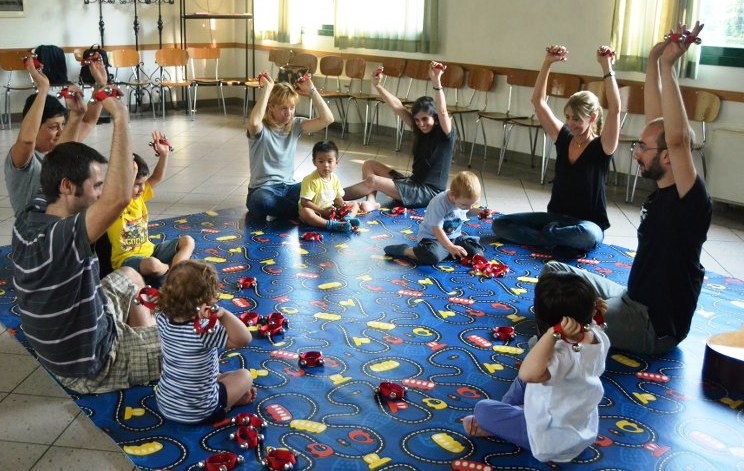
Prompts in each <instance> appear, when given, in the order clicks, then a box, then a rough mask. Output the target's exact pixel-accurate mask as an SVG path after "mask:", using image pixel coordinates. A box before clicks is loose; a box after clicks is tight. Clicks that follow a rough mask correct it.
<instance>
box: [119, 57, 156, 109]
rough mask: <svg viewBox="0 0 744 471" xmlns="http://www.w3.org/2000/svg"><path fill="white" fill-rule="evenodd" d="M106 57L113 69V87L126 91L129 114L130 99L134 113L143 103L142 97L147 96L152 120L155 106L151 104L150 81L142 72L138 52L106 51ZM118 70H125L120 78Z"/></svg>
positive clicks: (130, 107)
mask: <svg viewBox="0 0 744 471" xmlns="http://www.w3.org/2000/svg"><path fill="white" fill-rule="evenodd" d="M108 57H109V62H110V64H111V67H113V68H114V69H115V72H114V80H113V83H114V85H117V86H118V87H120V88H125V89H126V90H127V107H128V108H129V112H130V113H131V112H132V97H134V99H135V100H134V109H135V112H136V111H139V109H140V107H141V106H142V102H143V101H144V100H143V99H144V96H145V95H147V97H148V101H149V102H150V108H151V109H152V116H153V118H154V117H155V106H154V105H153V104H152V94H151V93H150V87H151V86H152V80H150V76H149V75H147V74H146V73H145V71H144V70H142V61H141V60H140V55H139V52H138V51H136V50H134V49H115V50H113V51H108ZM120 69H127V70H125V72H123V73H122V76H121V77H120V76H119V74H120V72H121V71H120Z"/></svg>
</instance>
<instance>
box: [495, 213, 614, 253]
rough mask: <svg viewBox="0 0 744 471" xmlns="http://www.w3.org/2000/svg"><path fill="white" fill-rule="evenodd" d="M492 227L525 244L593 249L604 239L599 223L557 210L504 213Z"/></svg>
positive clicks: (496, 231) (499, 234) (516, 241)
mask: <svg viewBox="0 0 744 471" xmlns="http://www.w3.org/2000/svg"><path fill="white" fill-rule="evenodd" d="M491 228H492V229H493V232H494V234H496V237H498V238H499V239H502V240H505V241H508V242H513V243H516V244H525V245H536V246H545V247H555V246H563V247H571V248H574V249H578V250H585V251H589V250H592V249H594V248H595V247H596V246H597V245H599V244H601V243H602V240H604V231H603V230H602V228H601V227H599V226H598V225H596V224H595V223H593V222H591V221H583V220H581V219H577V218H574V217H571V216H564V215H562V214H556V213H515V214H504V215H500V216H496V217H494V219H493V224H492V226H491Z"/></svg>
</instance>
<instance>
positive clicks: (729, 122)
mask: <svg viewBox="0 0 744 471" xmlns="http://www.w3.org/2000/svg"><path fill="white" fill-rule="evenodd" d="M256 1H258V0H256ZM178 3H179V2H176V4H174V5H162V13H163V22H164V25H165V26H164V30H163V41H164V42H165V43H167V44H173V43H175V44H178V43H180V33H179V31H180V20H179V5H178ZM186 4H187V7H186V10H187V12H188V13H194V12H202V11H207V7H210V8H211V10H210V11H211V12H220V13H225V12H234V11H238V12H242V11H244V8H245V4H246V2H245V0H211V1H209V2H207V1H206V0H187V2H186ZM24 5H25V10H26V12H25V16H24V17H23V18H13V19H9V18H0V31H2V44H1V45H0V47H2V48H25V47H29V48H30V47H34V46H37V45H39V44H58V45H62V46H66V47H69V46H87V45H90V44H92V43H97V42H100V39H99V32H98V8H99V5H98V4H97V3H96V4H90V5H85V4H84V3H83V1H81V0H64V1H56V2H51V1H48V0H26V1H25V2H24ZM360 5H363V6H364V7H366V8H374V2H361V0H360ZM440 5H441V11H440V19H441V21H442V23H441V25H440V28H441V46H442V47H441V52H440V53H438V54H433V55H424V54H417V55H406V54H400V56H402V57H411V58H416V59H429V58H431V59H437V60H441V61H443V62H445V63H446V62H447V61H451V62H462V63H472V64H483V65H493V66H503V67H514V68H521V69H533V70H536V69H537V68H538V67H539V66H540V64H541V62H542V57H543V54H544V48H545V46H546V45H548V44H553V43H560V44H564V45H566V46H567V47H568V49H569V51H570V56H569V61H568V62H567V63H565V64H558V65H556V66H555V68H554V70H556V71H560V72H566V73H575V74H581V75H595V76H599V75H600V70H599V67H598V65H597V63H596V61H595V56H594V51H595V50H596V48H597V46H599V45H600V44H608V43H609V41H610V29H611V22H612V15H613V5H614V0H529V1H514V0H440ZM157 10H158V8H157V5H144V4H140V5H138V14H139V16H140V35H139V39H140V44H147V45H148V46H149V49H150V50H149V51H145V52H143V61H144V62H145V71H146V72H151V71H153V70H154V68H155V66H154V55H153V53H152V51H151V49H152V48H153V45H154V46H157V44H158V34H157V33H158V31H157ZM103 14H104V21H105V27H106V29H105V44H106V45H107V46H124V45H133V44H134V32H133V30H132V21H133V15H134V7H133V5H131V4H127V5H121V4H119V3H118V2H117V3H114V4H105V5H103ZM701 21H702V22H705V18H701ZM214 26H215V28H216V29H211V28H210V24H209V22H202V21H200V20H190V21H189V22H188V25H187V28H188V36H189V41H190V42H199V43H208V42H210V41H215V42H218V43H225V42H227V43H242V42H243V41H244V37H245V33H244V31H245V29H244V25H243V23H242V22H241V21H232V20H216V22H215V24H214ZM704 33H705V31H703V34H702V35H701V36H702V38H703V40H705V34H704ZM265 45H267V46H273V45H274V44H272V43H270V42H267V43H266V44H265ZM298 47H299V46H298ZM304 47H305V48H307V49H314V50H321V51H334V50H336V49H335V48H334V47H333V42H332V39H329V38H319V39H317V40H316V42H313V43H309V44H306V45H304ZM342 52H344V53H360V54H369V55H379V56H383V55H385V52H384V51H375V50H363V49H347V50H343V51H342ZM256 62H257V69H258V70H268V69H269V68H270V67H269V65H268V54H267V53H266V52H264V51H257V54H256ZM68 64H69V69H70V70H69V74H70V77H71V78H73V79H74V78H75V77H77V67H78V66H77V64H74V62H73V61H72V60H70V61H68ZM375 66H376V65H375V64H370V71H371V70H372V67H375ZM244 67H245V58H244V51H243V50H242V49H235V50H230V51H224V52H223V60H222V69H223V72H224V73H226V74H228V75H235V74H237V75H241V74H242V73H243V71H244ZM618 77H619V78H620V79H629V80H642V79H643V76H642V75H641V74H638V73H628V72H619V73H618ZM681 84H682V85H689V86H695V87H702V88H711V89H720V90H733V91H737V92H744V69H735V68H727V67H711V66H701V69H700V74H699V78H698V79H697V80H695V81H692V80H688V79H683V80H681ZM504 85H505V83H504V81H503V79H501V80H499V81H498V82H497V86H496V88H495V89H494V91H493V92H492V93H491V96H490V97H489V103H491V104H494V105H496V104H501V103H505V101H506V93H505V87H504ZM418 92H420V93H423V90H418ZM530 92H531V91H530V90H529V89H518V90H515V92H514V94H513V98H512V99H513V106H512V109H513V110H514V111H520V110H521V111H527V112H531V106H530V104H529V95H530ZM207 93H211V90H208V91H207ZM207 93H205V94H204V95H202V92H201V91H200V97H201V96H206V97H209V96H211V95H208V94H207ZM228 93H231V94H232V95H231V96H235V97H242V92H241V91H240V90H234V91H230V92H228ZM20 101H21V100H17V101H14V102H13V109H14V110H15V111H16V112H17V111H19V109H20V106H19V103H20ZM555 106H556V108H554V109H556V110H558V109H560V107H561V103H556V104H555ZM382 117H383V119H384V120H387V121H385V124H388V125H391V124H392V120H391V118H390V116H389V115H388V116H385V114H384V113H383V116H382ZM641 127H642V120H641V119H640V118H635V119H633V120H631V121H630V123H629V128H628V131H629V132H640V129H641ZM470 128H471V130H472V126H470ZM713 129H727V130H733V131H734V132H740V135H741V136H742V139H741V142H739V141H738V140H737V139H736V138H735V137H734V138H732V134H731V133H726V140H725V142H718V143H716V142H713V141H715V139H716V136H717V135H719V134H720V135H723V134H721V133H715V132H711V134H710V136H711V142H710V144H711V148H710V150H711V151H715V153H711V152H709V153H708V158H709V159H710V161H711V165H709V167H710V171H711V174H710V175H709V182H710V187H711V191H712V192H714V196H715V189H716V186H717V183H716V178H717V176H716V173H720V174H721V175H725V174H726V173H727V172H726V170H727V168H729V166H728V164H727V162H728V161H729V160H731V159H738V155H739V152H738V150H739V149H741V148H744V103H730V102H726V103H724V104H723V106H722V108H721V114H720V116H719V119H718V121H716V123H715V124H714V126H713ZM488 132H489V142H490V143H493V142H497V141H498V139H499V138H500V131H499V130H498V128H497V127H496V126H493V127H491V128H489V129H488ZM467 137H468V139H470V138H471V132H470V130H469V131H468V136H467ZM513 142H514V144H515V147H516V149H517V150H521V151H527V137H526V133H525V135H524V136H522V135H520V134H517V135H515V136H514V138H513ZM732 143H734V144H736V145H735V146H734V147H730V146H732V145H733V144H732ZM617 159H618V168H619V169H621V170H624V169H626V168H627V166H628V163H629V160H628V152H627V151H626V149H620V150H619V151H618V153H617ZM734 167H735V166H734ZM718 186H719V187H720V185H718ZM737 198H739V197H738V196H737ZM725 199H731V197H730V195H728V194H727V196H726V198H725ZM736 201H741V202H744V190H742V194H741V197H740V199H737V200H736Z"/></svg>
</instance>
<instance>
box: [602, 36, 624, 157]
mask: <svg viewBox="0 0 744 471" xmlns="http://www.w3.org/2000/svg"><path fill="white" fill-rule="evenodd" d="M614 59H615V57H614V54H613V53H611V50H610V48H609V47H607V46H600V47H599V49H597V62H599V65H600V67H601V68H602V77H603V78H602V80H604V90H605V97H606V98H607V115H606V116H605V122H604V124H603V126H602V133H601V134H600V140H601V141H602V150H603V151H604V153H605V154H607V155H611V154H613V153H614V152H615V149H617V142H618V140H619V139H620V90H618V88H617V81H616V80H615V72H614V71H613V70H612V64H613V63H614V62H615V60H614Z"/></svg>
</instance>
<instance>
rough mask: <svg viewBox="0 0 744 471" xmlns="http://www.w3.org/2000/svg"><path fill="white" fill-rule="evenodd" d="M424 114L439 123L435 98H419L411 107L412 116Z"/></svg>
mask: <svg viewBox="0 0 744 471" xmlns="http://www.w3.org/2000/svg"><path fill="white" fill-rule="evenodd" d="M422 111H423V112H424V113H426V114H428V115H429V116H431V117H433V118H434V121H435V122H436V123H437V124H438V123H439V115H438V114H437V104H436V103H435V102H434V98H432V97H430V96H422V97H419V98H418V99H417V100H416V101H414V102H413V105H411V115H413V116H416V115H417V114H419V113H421V112H422Z"/></svg>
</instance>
